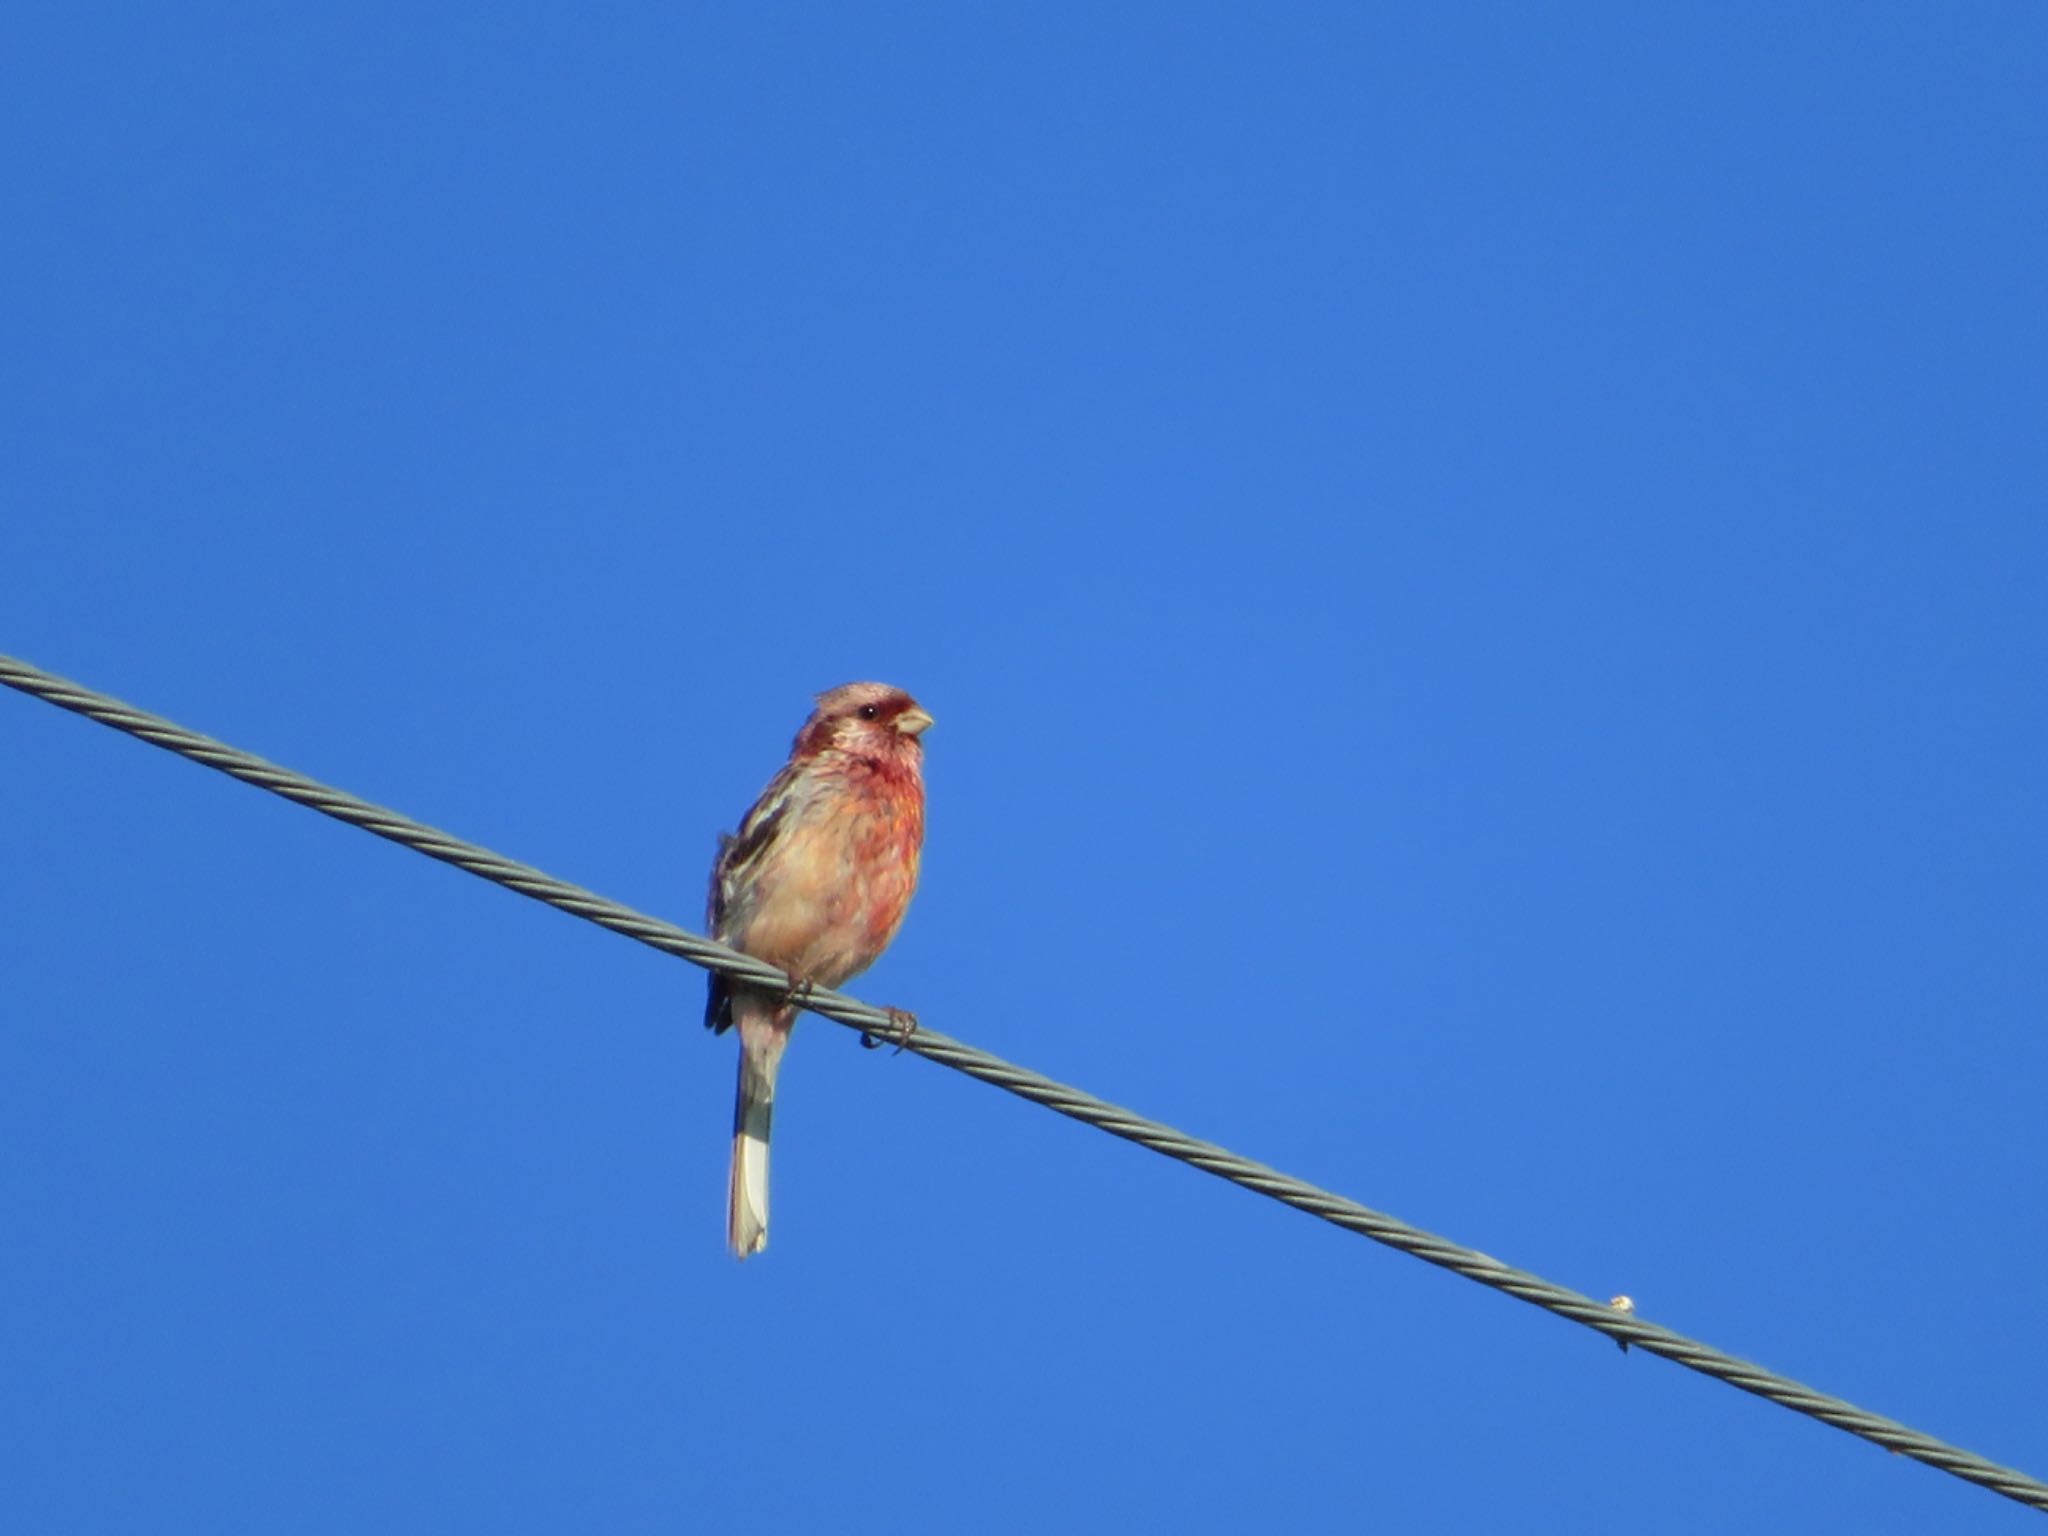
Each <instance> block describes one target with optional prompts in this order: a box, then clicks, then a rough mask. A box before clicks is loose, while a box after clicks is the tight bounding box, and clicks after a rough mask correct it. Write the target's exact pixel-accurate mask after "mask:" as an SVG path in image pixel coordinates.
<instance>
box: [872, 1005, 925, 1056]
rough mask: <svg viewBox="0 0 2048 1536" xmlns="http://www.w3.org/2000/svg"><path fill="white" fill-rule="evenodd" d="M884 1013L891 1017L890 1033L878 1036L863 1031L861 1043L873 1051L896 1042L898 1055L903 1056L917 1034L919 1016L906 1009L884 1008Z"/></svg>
mask: <svg viewBox="0 0 2048 1536" xmlns="http://www.w3.org/2000/svg"><path fill="white" fill-rule="evenodd" d="M882 1012H884V1013H886V1014H888V1015H889V1033H888V1034H886V1035H876V1034H874V1033H872V1032H871V1031H868V1030H862V1031H861V1036H860V1043H861V1044H862V1045H863V1046H865V1047H866V1048H867V1049H868V1050H871V1051H873V1050H879V1049H881V1047H882V1046H884V1045H887V1044H889V1043H890V1042H891V1041H894V1042H895V1045H896V1051H897V1054H898V1055H901V1054H902V1051H903V1047H904V1046H906V1045H908V1044H909V1043H910V1037H911V1036H912V1035H914V1034H916V1033H917V1015H916V1014H914V1013H912V1012H910V1011H909V1010H908V1009H905V1008H884V1009H883V1010H882Z"/></svg>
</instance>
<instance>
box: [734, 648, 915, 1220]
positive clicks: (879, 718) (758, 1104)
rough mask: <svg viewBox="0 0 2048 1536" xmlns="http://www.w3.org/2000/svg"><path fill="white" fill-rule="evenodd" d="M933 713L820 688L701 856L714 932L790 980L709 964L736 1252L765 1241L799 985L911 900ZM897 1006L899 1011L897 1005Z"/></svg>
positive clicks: (884, 691)
mask: <svg viewBox="0 0 2048 1536" xmlns="http://www.w3.org/2000/svg"><path fill="white" fill-rule="evenodd" d="M931 723H932V717H931V716H930V715H928V714H926V713H925V712H924V711H923V710H922V709H920V708H919V707H918V703H917V700H915V699H913V698H912V697H911V696H910V695H909V694H907V693H905V692H904V691H903V690H902V689H900V688H891V687H889V686H888V685H887V684H885V683H847V684H844V685H843V686H841V687H838V688H834V689H832V690H830V691H829V692H826V693H821V694H819V695H818V707H817V708H816V709H814V710H813V711H812V712H811V717H810V719H808V720H806V721H805V722H804V728H803V729H802V730H800V731H798V732H797V736H796V741H795V743H794V744H793V745H792V746H791V747H790V750H789V761H788V762H787V763H785V764H783V766H782V771H781V772H780V773H778V774H776V775H775V777H774V778H773V779H771V780H770V781H769V783H768V787H767V788H766V789H764V790H762V791H761V798H760V799H758V800H756V801H755V802H754V807H753V809H752V810H750V811H748V812H747V814H746V818H745V819H744V820H743V821H741V822H740V829H739V831H738V832H736V833H734V834H732V835H731V836H729V837H722V838H720V839H719V843H718V859H717V861H716V862H715V863H714V864H713V865H712V867H711V899H710V910H709V914H708V918H707V923H708V926H709V927H710V929H711V934H712V937H714V938H716V939H718V940H719V941H720V942H721V943H724V944H729V945H731V946H732V947H733V948H734V949H737V950H739V951H741V952H742V953H743V954H748V955H752V956H753V957H754V958H755V959H756V960H765V961H766V962H767V963H768V964H770V965H773V966H776V967H779V968H780V969H782V970H784V971H787V972H788V973H789V975H790V978H791V982H792V985H791V987H790V988H788V989H783V990H777V989H775V988H772V987H759V986H752V985H749V984H747V983H744V982H735V981H731V980H728V979H727V978H726V977H724V976H720V975H718V974H717V973H715V972H714V973H713V974H712V977H711V992H710V996H709V997H708V998H707V999H706V1000H705V1004H704V1023H705V1025H706V1027H708V1028H710V1029H712V1030H714V1031H719V1032H722V1031H724V1030H726V1029H729V1028H733V1027H735V1026H737V1027H738V1029H739V1036H740V1082H739V1096H738V1101H737V1103H736V1104H735V1106H734V1108H733V1117H732V1183H731V1187H730V1190H729V1193H728V1195H727V1200H726V1234H727V1240H728V1241H729V1242H730V1243H731V1244H732V1251H733V1253H734V1254H735V1255H736V1256H738V1257H739V1258H742V1259H744V1258H746V1257H747V1256H748V1255H750V1254H756V1253H759V1252H760V1251H761V1250H762V1249H763V1248H765V1247H766V1246H767V1245H768V1133H769V1127H770V1125H771V1123H772V1122H773V1119H774V1115H775V1074H776V1071H777V1069H778V1068H779V1067H780V1066H781V1064H782V1052H783V1048H784V1047H785V1046H787V1045H788V1044H789V1031H790V1028H791V1026H792V1025H793V1024H795V1022H796V1013H797V1010H796V1001H797V999H798V998H799V997H800V996H801V995H802V993H803V992H804V991H805V990H807V989H808V988H810V987H813V986H818V987H837V986H840V985H842V984H844V983H845V982H847V981H849V980H851V979H852V978H853V977H855V976H858V975H859V974H860V973H861V972H862V971H864V970H866V969H867V968H868V967H869V966H871V965H873V964H874V963H875V961H876V960H877V959H878V958H879V957H880V956H881V953H882V951H883V950H885V949H887V948H888V947H889V941H890V940H891V939H893V938H895V937H896V930H897V929H898V928H900V927H902V925H903V914H904V913H905V912H907V911H909V909H910V898H911V895H912V893H913V892H915V891H916V889H917V869H918V860H919V857H920V855H921V853H922V850H923V848H924V743H923V742H922V740H920V738H921V737H922V736H923V734H924V732H925V731H926V729H927V728H929V727H930V725H931ZM906 1018H907V1016H906Z"/></svg>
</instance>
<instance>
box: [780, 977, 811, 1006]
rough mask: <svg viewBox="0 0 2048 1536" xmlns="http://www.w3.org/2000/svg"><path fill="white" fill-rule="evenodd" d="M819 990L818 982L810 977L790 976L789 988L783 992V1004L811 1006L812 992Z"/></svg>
mask: <svg viewBox="0 0 2048 1536" xmlns="http://www.w3.org/2000/svg"><path fill="white" fill-rule="evenodd" d="M817 990H818V988H817V984H816V983H815V982H813V981H812V980H811V979H810V977H808V976H803V977H798V976H791V977H790V978H789V990H788V991H787V992H785V993H783V994H782V1006H783V1007H785V1008H808V1007H810V1006H811V994H812V993H813V992H815V991H817Z"/></svg>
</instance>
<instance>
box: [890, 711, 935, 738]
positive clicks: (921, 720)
mask: <svg viewBox="0 0 2048 1536" xmlns="http://www.w3.org/2000/svg"><path fill="white" fill-rule="evenodd" d="M931 728H932V717H931V716H930V715H928V714H926V713H925V712H924V711H923V710H921V709H919V708H918V707H917V706H916V705H915V704H913V705H911V706H910V708H908V709H906V710H905V711H903V713H902V714H900V715H898V716H897V717H896V729H897V730H899V731H901V732H902V733H903V734H904V735H906V736H922V735H923V734H924V733H925V732H926V731H928V730H930V729H931Z"/></svg>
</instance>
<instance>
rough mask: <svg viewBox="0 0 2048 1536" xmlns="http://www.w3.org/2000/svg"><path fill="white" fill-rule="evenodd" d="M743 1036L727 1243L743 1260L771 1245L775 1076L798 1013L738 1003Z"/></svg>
mask: <svg viewBox="0 0 2048 1536" xmlns="http://www.w3.org/2000/svg"><path fill="white" fill-rule="evenodd" d="M733 1011H734V1013H735V1015H737V1018H738V1023H739V1036H740V1084H739V1097H738V1100H737V1101H736V1102H735V1103H734V1105H733V1111H732V1183H731V1187H730V1189H729V1190H728V1192H727V1195H726V1206H725V1220H726V1240H727V1241H728V1242H730V1243H731V1244H732V1251H733V1256H734V1257H735V1258H741V1259H744V1258H746V1257H748V1256H749V1255H750V1254H756V1253H759V1252H760V1251H761V1250H762V1249H763V1248H766V1247H767V1246H768V1133H769V1129H770V1127H771V1126H772V1125H773V1123H774V1120H775V1074H776V1072H777V1070H778V1069H780V1067H781V1066H782V1051H783V1047H785V1046H786V1045H788V1044H789V1030H790V1025H791V1024H792V1023H794V1022H795V1011H794V1010H793V1009H787V1008H776V1007H763V1006H760V1005H759V1004H758V1003H756V1002H754V1001H753V1000H752V999H749V998H747V997H745V996H744V994H742V996H741V997H740V998H737V999H735V1006H734V1009H733Z"/></svg>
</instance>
